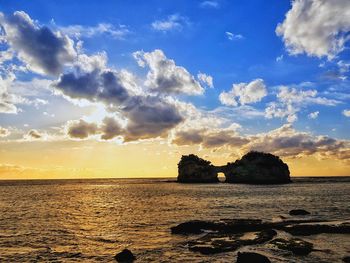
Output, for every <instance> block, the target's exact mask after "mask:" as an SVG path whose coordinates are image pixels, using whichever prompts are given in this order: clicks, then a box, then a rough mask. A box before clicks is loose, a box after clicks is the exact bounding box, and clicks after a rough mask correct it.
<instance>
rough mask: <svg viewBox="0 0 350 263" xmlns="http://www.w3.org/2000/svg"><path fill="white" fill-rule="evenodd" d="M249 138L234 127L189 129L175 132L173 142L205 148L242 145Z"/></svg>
mask: <svg viewBox="0 0 350 263" xmlns="http://www.w3.org/2000/svg"><path fill="white" fill-rule="evenodd" d="M248 142H249V140H248V139H247V138H244V137H242V136H240V135H239V134H238V133H237V132H236V131H235V130H232V129H221V130H220V129H214V130H209V129H188V130H180V131H178V132H176V133H175V135H174V137H173V139H172V143H173V144H176V145H202V146H203V147H205V148H217V147H222V146H225V147H240V146H242V145H244V144H246V143H248Z"/></svg>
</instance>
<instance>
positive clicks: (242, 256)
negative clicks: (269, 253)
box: [236, 252, 271, 263]
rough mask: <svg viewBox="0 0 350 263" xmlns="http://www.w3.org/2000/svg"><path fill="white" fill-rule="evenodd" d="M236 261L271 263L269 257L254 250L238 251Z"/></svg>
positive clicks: (238, 262)
mask: <svg viewBox="0 0 350 263" xmlns="http://www.w3.org/2000/svg"><path fill="white" fill-rule="evenodd" d="M236 263H271V261H270V260H269V259H268V257H266V256H264V255H261V254H258V253H254V252H238V255H237V261H236Z"/></svg>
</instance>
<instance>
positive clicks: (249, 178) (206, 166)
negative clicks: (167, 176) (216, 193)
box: [177, 151, 291, 184]
mask: <svg viewBox="0 0 350 263" xmlns="http://www.w3.org/2000/svg"><path fill="white" fill-rule="evenodd" d="M219 172H222V173H224V174H225V177H226V181H225V182H227V183H247V184H284V183H290V182H291V180H290V174H289V168H288V165H287V164H285V163H284V162H283V161H282V160H281V159H280V158H279V157H278V156H275V155H273V154H270V153H262V152H254V151H252V152H249V153H247V154H246V155H244V156H243V157H242V159H240V160H237V161H235V162H233V163H228V164H227V165H223V166H214V165H212V164H211V163H210V162H209V161H206V160H204V159H201V158H199V157H198V156H196V155H194V154H190V155H183V156H182V157H181V160H180V162H179V164H178V177H177V181H178V182H180V183H217V182H219V180H218V173H219Z"/></svg>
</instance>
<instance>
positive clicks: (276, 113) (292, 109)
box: [265, 86, 340, 123]
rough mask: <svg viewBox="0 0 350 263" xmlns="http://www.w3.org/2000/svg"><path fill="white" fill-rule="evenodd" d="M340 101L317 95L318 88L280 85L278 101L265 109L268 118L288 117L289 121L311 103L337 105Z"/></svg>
mask: <svg viewBox="0 0 350 263" xmlns="http://www.w3.org/2000/svg"><path fill="white" fill-rule="evenodd" d="M339 103H340V101H337V100H333V99H327V98H325V97H319V96H317V90H302V89H301V88H298V89H297V88H293V87H292V88H291V87H288V86H281V87H279V91H278V93H277V101H274V102H271V103H269V104H268V107H267V108H266V109H265V117H266V118H273V117H275V118H287V121H288V122H290V123H291V122H295V121H296V120H297V119H298V116H297V113H298V112H299V111H300V110H301V108H303V107H306V106H307V105H310V104H318V105H324V106H336V105H338V104H339Z"/></svg>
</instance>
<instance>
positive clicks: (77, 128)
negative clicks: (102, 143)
mask: <svg viewBox="0 0 350 263" xmlns="http://www.w3.org/2000/svg"><path fill="white" fill-rule="evenodd" d="M97 132H98V127H97V124H95V123H88V122H86V121H84V120H79V121H73V122H70V123H69V125H68V130H67V134H68V135H69V136H70V137H72V138H76V139H85V138H87V137H89V136H90V135H94V134H96V133H97Z"/></svg>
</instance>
